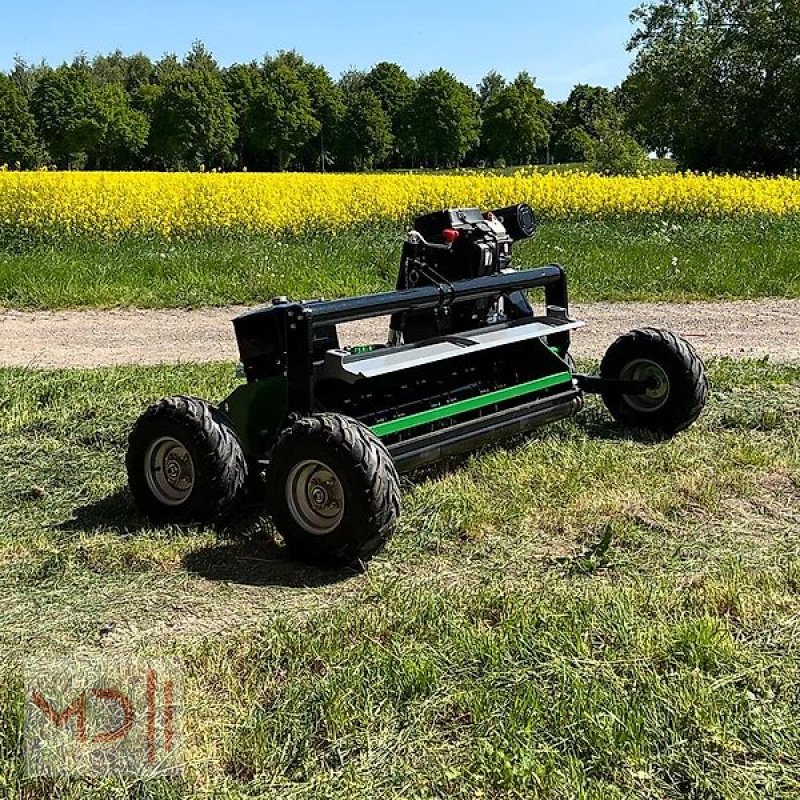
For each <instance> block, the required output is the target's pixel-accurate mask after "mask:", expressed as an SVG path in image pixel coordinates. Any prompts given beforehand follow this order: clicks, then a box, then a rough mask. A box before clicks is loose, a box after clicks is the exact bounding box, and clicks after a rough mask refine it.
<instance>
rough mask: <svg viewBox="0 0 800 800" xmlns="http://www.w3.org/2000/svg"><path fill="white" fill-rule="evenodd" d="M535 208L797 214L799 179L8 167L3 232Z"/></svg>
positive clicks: (567, 214) (304, 223) (561, 212)
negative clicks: (524, 204) (101, 170)
mask: <svg viewBox="0 0 800 800" xmlns="http://www.w3.org/2000/svg"><path fill="white" fill-rule="evenodd" d="M523 200H524V201H526V202H528V203H530V204H531V205H532V206H533V207H534V209H535V210H536V212H537V213H538V214H539V215H540V216H542V217H543V218H550V219H552V218H558V219H564V218H572V217H587V216H614V215H631V214H633V215H638V214H656V215H666V216H673V215H676V214H677V215H692V216H736V215H746V216H752V215H757V214H769V215H787V214H798V213H800V181H798V180H795V179H792V178H777V179H771V178H757V177H756V178H747V177H732V176H731V177H728V176H710V175H680V174H677V175H651V176H641V177H604V176H600V175H591V174H584V173H571V174H570V173H566V174H565V173H555V172H552V173H536V172H527V173H521V174H517V175H514V176H509V177H505V176H492V175H487V174H480V173H474V174H463V175H419V174H393V175H385V174H383V175H318V174H246V173H235V174H189V173H178V174H175V173H173V174H164V173H109V172H106V173H97V172H74V173H63V172H61V173H58V172H32V173H31V172H29V173H17V172H0V232H2V233H4V234H6V235H20V236H24V237H26V238H42V237H43V238H53V237H59V236H67V237H73V236H90V237H93V238H102V239H110V238H118V237H120V236H125V235H134V236H136V235H144V236H159V237H167V238H173V237H186V236H196V235H207V234H212V235H214V234H238V233H256V232H302V231H308V230H314V229H317V230H324V231H337V230H341V229H343V228H346V227H349V226H351V225H363V224H367V223H369V222H371V221H380V220H393V221H398V222H400V221H405V220H408V219H410V218H411V217H412V216H413V215H414V214H415V213H417V212H419V211H421V210H430V209H438V208H443V207H446V206H452V205H475V206H479V207H481V208H492V207H497V206H502V205H508V204H510V203H516V202H519V201H523Z"/></svg>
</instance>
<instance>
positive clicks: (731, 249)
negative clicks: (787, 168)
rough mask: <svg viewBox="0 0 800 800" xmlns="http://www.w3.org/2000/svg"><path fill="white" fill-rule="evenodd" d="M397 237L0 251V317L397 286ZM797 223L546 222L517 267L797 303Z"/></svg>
mask: <svg viewBox="0 0 800 800" xmlns="http://www.w3.org/2000/svg"><path fill="white" fill-rule="evenodd" d="M401 233H402V231H401V230H391V229H388V228H385V227H379V228H376V229H370V230H364V231H360V232H353V231H351V232H348V233H343V234H340V235H338V236H332V237H331V236H317V237H311V238H310V239H305V240H297V239H294V240H292V239H287V240H280V239H277V238H274V237H270V238H265V237H251V238H246V239H236V240H232V239H228V240H199V241H189V242H175V243H172V244H165V243H163V242H157V241H141V240H129V241H123V242H117V243H113V244H100V243H97V242H85V241H84V242H81V241H77V242H72V243H69V242H64V243H61V244H59V245H58V246H36V247H34V246H23V245H15V244H14V243H9V242H6V243H5V245H4V246H3V247H0V307H3V306H5V307H9V308H19V309H36V308H40V309H41V308H54V309H56V308H70V307H101V308H102V307H113V306H140V307H183V306H198V305H224V304H228V303H257V302H262V301H264V300H265V299H269V298H270V297H272V296H275V295H284V294H285V295H289V296H292V297H295V298H309V297H320V296H324V297H339V296H347V295H354V294H360V293H365V292H374V291H384V290H387V289H390V288H392V287H393V286H394V281H395V277H396V273H397V266H398V263H399V251H400V237H401ZM798 252H800V224H798V221H797V220H796V219H792V218H783V219H776V218H763V219H749V220H745V219H737V220H713V221H712V220H697V219H694V220H675V221H672V222H668V221H663V220H657V219H651V218H638V219H618V220H593V221H583V222H569V223H568V222H551V223H547V224H544V225H543V226H542V227H541V230H540V232H539V234H538V236H537V237H536V238H535V239H533V240H532V241H530V242H527V243H524V244H523V245H521V246H520V247H519V248H518V257H517V264H518V265H529V266H536V265H538V264H541V263H546V262H558V263H563V264H565V265H567V267H568V270H569V275H570V280H571V286H572V291H573V296H574V298H575V299H577V300H579V301H595V300H686V299H708V298H755V297H770V296H782V297H800V261H799V260H798V255H797V254H798Z"/></svg>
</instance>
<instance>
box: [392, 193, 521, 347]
mask: <svg viewBox="0 0 800 800" xmlns="http://www.w3.org/2000/svg"><path fill="white" fill-rule="evenodd" d="M535 232H536V222H535V220H534V216H533V211H532V210H531V208H530V206H528V205H525V204H520V205H516V206H509V207H508V208H501V209H497V210H496V211H490V212H487V213H486V214H483V213H481V211H480V210H479V209H477V208H455V209H448V210H446V211H439V212H437V213H435V214H426V215H425V216H422V217H418V218H417V219H416V220H415V221H414V228H413V230H412V231H410V232H409V234H408V235H407V237H406V240H405V243H404V245H403V252H402V256H401V261H400V273H399V275H398V279H397V286H396V288H397V290H399V291H402V290H405V289H416V288H419V287H422V286H441V287H447V286H448V285H450V284H452V283H453V282H454V281H461V280H469V279H472V278H483V277H487V276H491V275H497V274H499V273H501V272H503V271H505V270H508V269H511V259H512V248H513V245H514V242H517V241H520V240H522V239H529V238H530V237H531V236H533V235H534V233H535ZM445 299H446V298H445ZM531 316H533V311H532V309H531V307H530V304H529V303H528V300H527V298H526V297H525V294H524V293H523V292H513V293H511V294H508V295H497V296H494V297H487V298H482V299H481V300H476V301H474V302H470V303H463V304H460V305H458V306H452V305H450V304H449V303H446V302H443V304H442V306H441V307H440V308H436V309H426V310H420V311H404V312H401V313H398V314H395V315H393V317H392V321H391V326H390V344H400V343H404V344H412V343H414V342H418V341H422V340H424V339H429V338H431V337H434V336H447V335H452V334H457V333H460V332H463V331H467V330H475V329H477V328H481V327H484V326H485V325H493V324H497V323H499V322H507V321H511V320H515V319H521V318H523V317H531Z"/></svg>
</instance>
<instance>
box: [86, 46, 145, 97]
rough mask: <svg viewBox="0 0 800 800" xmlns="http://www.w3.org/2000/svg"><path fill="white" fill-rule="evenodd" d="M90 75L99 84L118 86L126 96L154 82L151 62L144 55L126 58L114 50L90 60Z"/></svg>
mask: <svg viewBox="0 0 800 800" xmlns="http://www.w3.org/2000/svg"><path fill="white" fill-rule="evenodd" d="M91 70H92V74H93V75H94V77H95V79H96V80H97V82H98V83H100V84H118V85H119V86H121V87H122V88H123V89H124V90H125V93H126V94H127V95H128V96H132V95H135V94H136V93H137V92H138V91H139V90H140V89H141V88H142V87H143V86H146V85H147V84H150V83H151V82H153V81H154V80H155V67H154V65H153V62H152V61H151V60H150V59H149V58H148V57H147V56H146V55H145V54H144V53H134V54H133V55H132V56H126V55H125V54H124V53H123V52H122V51H121V50H115V51H114V52H113V53H109V54H108V55H104V56H102V55H101V56H96V57H95V58H94V59H93V60H92V66H91Z"/></svg>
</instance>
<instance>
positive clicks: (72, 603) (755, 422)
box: [0, 360, 800, 798]
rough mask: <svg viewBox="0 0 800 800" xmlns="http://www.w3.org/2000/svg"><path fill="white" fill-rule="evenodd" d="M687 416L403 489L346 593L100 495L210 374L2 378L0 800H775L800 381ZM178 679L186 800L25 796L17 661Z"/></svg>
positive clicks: (580, 431)
mask: <svg viewBox="0 0 800 800" xmlns="http://www.w3.org/2000/svg"><path fill="white" fill-rule="evenodd" d="M711 376H712V380H713V384H714V393H713V398H712V401H711V405H710V407H709V410H708V412H707V414H706V415H705V416H704V417H703V418H702V419H701V421H700V423H699V424H698V425H697V426H696V427H695V428H693V429H692V430H691V431H689V432H687V433H686V434H683V435H681V436H680V437H678V438H676V439H675V440H674V441H671V442H654V441H647V440H644V441H642V440H637V439H635V438H631V437H629V436H627V435H626V434H625V432H624V431H620V430H618V429H617V428H615V427H614V426H613V425H611V424H610V423H609V422H608V420H607V418H606V416H605V414H604V413H603V412H602V410H601V409H600V408H599V406H598V405H597V404H594V403H593V404H591V405H590V407H589V409H588V410H587V412H586V413H585V414H584V415H583V416H582V417H581V418H579V419H576V420H574V421H570V422H565V423H559V424H556V425H552V426H550V427H548V428H546V429H544V430H542V431H541V432H539V433H538V434H537V435H535V436H532V437H529V438H527V439H525V440H522V441H518V442H512V443H509V444H508V445H506V446H503V447H497V448H494V449H490V450H487V451H484V452H482V453H480V454H477V455H476V456H474V457H472V458H469V459H466V460H462V461H458V462H456V463H452V464H448V465H445V466H443V467H441V468H439V469H435V470H431V471H429V472H427V473H424V474H419V475H415V476H413V478H412V479H408V480H405V482H404V486H405V490H404V504H405V513H404V516H403V518H402V523H401V526H400V530H399V531H398V533H397V535H396V537H395V539H394V540H393V541H392V543H391V545H390V547H389V549H388V551H387V552H386V553H385V554H383V555H382V556H381V557H380V558H378V559H377V560H376V561H375V562H374V563H373V564H372V565H371V567H370V569H369V571H368V572H367V573H366V574H354V573H351V572H347V571H345V572H342V573H326V572H319V571H317V570H313V569H309V568H304V567H301V566H298V565H294V564H292V563H290V562H288V561H286V560H285V559H284V557H283V553H282V550H281V549H280V546H279V544H278V543H276V542H275V541H274V539H273V537H272V535H271V532H270V529H269V526H268V525H267V524H266V523H265V522H264V521H263V520H262V519H261V518H260V517H259V516H258V515H246V516H242V517H241V518H239V519H237V520H234V521H232V522H230V523H229V524H228V525H227V526H226V527H224V528H220V529H217V530H210V529H207V530H195V529H186V528H167V529H153V528H151V527H149V526H148V524H147V523H146V522H145V521H144V520H142V519H141V518H139V517H138V516H137V515H136V514H135V512H134V511H133V510H132V508H131V507H130V502H129V498H128V496H127V494H126V492H125V491H124V488H123V487H124V472H123V467H122V464H123V457H124V448H125V437H126V434H127V430H128V428H129V426H130V424H131V423H132V421H133V419H135V417H136V415H137V414H138V413H139V411H140V410H141V408H142V406H143V405H144V404H145V403H146V402H148V401H149V400H150V399H153V398H155V397H158V396H162V395H165V394H170V393H174V392H177V391H186V390H187V389H188V390H191V391H193V392H195V393H197V394H199V395H202V396H207V397H211V398H214V397H220V396H222V395H223V394H224V393H226V392H227V391H228V390H229V389H230V388H231V386H232V385H233V382H234V378H233V371H232V367H231V365H228V364H218V365H210V366H202V367H201V366H188V365H187V366H179V367H168V368H117V369H104V370H97V371H83V372H82V371H53V372H44V371H42V372H30V371H25V370H17V369H7V370H0V398H2V399H0V474H2V476H3V492H2V493H1V494H0V523H2V524H0V647H1V648H2V650H1V651H0V652H2V653H3V656H2V662H0V698H2V699H1V700H0V702H1V703H2V707H3V709H4V715H3V717H2V719H0V787H2V789H3V792H4V793H5V794H6V795H7V796H27V797H33V796H40V795H45V794H47V795H48V796H56V797H75V798H78V797H98V798H109V797H131V796H136V797H178V796H183V795H194V794H197V793H201V792H205V793H208V794H210V795H213V796H225V797H256V796H273V797H281V798H283V797H292V798H295V797H296V798H300V797H352V796H364V797H383V798H385V797H387V796H398V797H399V796H403V797H431V796H448V797H449V796H455V797H470V798H471V797H476V796H491V797H497V796H503V797H525V798H528V797H542V798H561V797H583V798H622V797H642V798H644V797H647V798H652V797H656V798H679V797H694V798H747V797H753V798H760V797H765V796H769V797H787V798H788V797H793V796H796V795H797V793H798V791H800V729H798V726H797V706H798V701H800V650H798V647H797V644H796V642H797V633H798V620H800V595H799V594H798V593H799V592H800V512H799V511H798V509H799V508H800V502H799V501H800V394H799V393H798V385H800V368H798V367H789V366H778V365H772V364H769V363H766V362H733V361H727V360H722V361H717V362H714V363H713V364H712V365H711ZM76 649H77V650H80V651H88V652H94V651H99V650H102V651H103V652H110V653H126V652H131V651H141V652H144V653H150V654H156V653H158V654H163V653H168V654H172V655H177V656H178V657H180V658H181V659H182V660H183V662H184V664H185V665H186V670H187V678H186V708H187V710H186V717H185V719H186V728H187V755H188V758H189V760H190V763H189V765H188V766H187V770H186V773H185V775H184V777H183V779H182V781H175V782H171V781H160V782H154V783H149V784H145V785H142V784H136V783H134V782H131V781H125V780H123V779H109V780H107V781H98V782H94V783H90V782H87V781H81V780H74V781H66V780H59V781H56V782H54V783H43V782H36V781H33V780H29V779H26V778H25V777H24V774H23V766H22V762H21V757H20V747H21V744H20V726H21V697H22V690H21V687H20V678H19V674H20V671H19V666H18V665H19V659H20V658H21V657H23V656H25V655H28V654H42V653H70V652H73V651H74V650H76Z"/></svg>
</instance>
